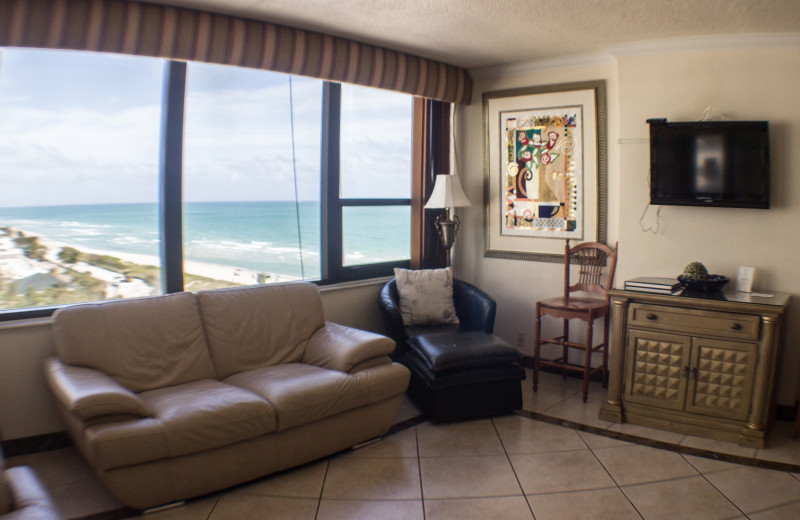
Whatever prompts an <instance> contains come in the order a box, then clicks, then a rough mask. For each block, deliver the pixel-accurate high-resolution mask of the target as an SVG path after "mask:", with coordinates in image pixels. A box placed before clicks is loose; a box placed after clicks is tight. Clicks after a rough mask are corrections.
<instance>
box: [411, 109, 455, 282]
mask: <svg viewBox="0 0 800 520" xmlns="http://www.w3.org/2000/svg"><path fill="white" fill-rule="evenodd" d="M414 110H415V112H416V113H415V114H414V121H416V122H418V123H417V124H419V125H421V127H422V128H419V129H416V131H415V132H414V133H415V135H419V136H421V139H418V140H416V141H415V142H414V156H413V161H414V163H413V167H414V172H413V179H414V180H413V182H412V187H411V268H412V269H434V268H439V267H445V266H446V265H447V250H446V249H445V248H444V246H443V245H442V240H441V239H440V238H439V232H438V231H437V229H436V217H437V216H439V215H445V211H446V210H444V209H438V210H433V209H425V207H424V206H425V203H426V202H427V201H428V197H430V196H431V192H432V191H433V185H434V183H435V181H436V174H437V173H447V172H449V171H450V141H449V139H448V136H449V135H450V104H449V103H442V102H440V101H434V100H424V99H416V100H415V102H414Z"/></svg>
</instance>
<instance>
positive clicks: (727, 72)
mask: <svg viewBox="0 0 800 520" xmlns="http://www.w3.org/2000/svg"><path fill="white" fill-rule="evenodd" d="M591 79H606V81H607V82H608V93H609V100H608V109H609V113H608V116H609V149H608V156H609V176H610V179H609V180H610V182H609V207H610V215H609V230H608V231H609V239H610V240H611V241H614V240H617V239H618V240H619V246H620V257H619V266H618V271H617V280H618V285H619V284H621V283H622V282H623V281H624V280H625V279H628V278H632V277H634V276H644V275H650V276H675V275H677V274H679V273H680V272H681V271H682V269H683V267H684V266H685V265H686V264H687V263H689V262H691V261H694V260H697V261H701V262H703V263H704V264H706V266H708V268H709V270H710V271H711V272H713V273H715V274H723V275H726V276H728V277H730V278H732V279H735V277H736V268H737V266H739V265H751V266H755V267H756V279H755V285H754V289H756V290H758V291H782V292H788V293H791V294H793V295H794V297H795V301H794V303H793V304H792V306H791V307H790V310H789V315H788V320H787V324H786V325H787V326H786V334H785V341H784V344H785V352H784V358H783V361H784V362H783V364H782V365H781V372H780V374H779V388H778V395H777V401H778V403H779V404H784V405H793V404H794V402H795V399H796V396H797V393H798V386H797V378H798V370H799V368H798V365H799V364H800V345H799V343H800V324H798V321H800V320H799V319H800V274H799V273H798V270H797V267H796V266H797V264H798V261H797V256H798V255H800V227H798V224H800V183H798V182H797V181H795V180H794V179H795V176H796V172H800V96H799V95H798V94H797V84H798V79H800V52H798V51H797V49H796V48H790V49H787V48H783V49H779V48H772V49H770V48H759V49H747V50H743V49H736V50H695V51H691V52H672V53H651V54H648V55H629V56H621V57H619V58H618V59H617V60H616V61H615V62H614V63H613V64H608V65H604V66H596V67H583V68H577V67H575V68H570V69H558V70H553V71H545V70H543V71H537V72H534V73H528V74H522V75H516V76H506V77H503V78H501V79H487V80H481V81H479V82H476V87H477V88H476V93H475V95H474V98H473V104H472V105H471V106H470V107H468V108H466V109H463V110H462V112H461V113H460V114H459V115H460V116H461V117H459V121H458V126H457V132H458V133H459V134H460V139H459V150H460V151H461V150H463V152H461V154H460V155H461V156H460V158H459V164H460V165H464V166H462V167H461V170H462V172H461V173H462V175H463V176H464V177H465V179H464V180H465V185H466V186H465V189H466V190H467V193H468V196H469V197H470V198H471V199H472V201H473V203H475V202H478V204H476V205H475V206H473V207H472V208H468V209H466V210H460V211H459V214H460V215H461V218H462V219H463V220H464V221H465V222H466V225H465V226H464V229H462V232H461V234H460V235H459V242H458V243H457V245H456V247H457V248H458V251H457V255H456V270H457V273H458V274H459V275H460V276H463V277H464V278H466V279H468V280H470V279H471V280H472V281H474V282H475V283H477V284H478V285H479V286H481V287H484V288H486V289H487V290H489V291H490V292H491V293H492V295H493V296H495V297H496V298H497V299H498V319H497V329H496V332H497V333H498V334H500V335H502V336H503V337H505V338H506V339H507V340H509V341H512V342H516V338H517V333H519V332H522V333H524V334H525V339H526V341H525V349H524V350H525V351H526V352H528V353H530V351H531V339H532V336H533V320H532V316H533V305H534V302H535V301H536V300H537V299H539V298H542V297H548V296H551V295H557V294H558V293H559V291H560V290H561V289H560V285H559V284H560V283H561V279H562V274H561V272H560V270H559V268H558V267H557V266H554V265H551V264H543V263H537V262H521V261H508V260H496V259H487V258H483V256H482V252H483V233H482V207H481V204H480V203H481V202H482V198H483V195H482V176H483V158H482V153H481V142H482V141H481V132H482V130H481V93H482V92H483V91H488V90H496V89H503V88H509V87H523V86H531V85H538V84H546V83H558V82H563V81H580V80H591ZM708 106H710V107H712V109H713V111H714V112H715V113H719V114H723V115H724V116H726V118H727V119H738V120H747V119H753V120H769V121H770V144H771V160H772V190H773V195H772V209H770V210H750V209H727V208H691V207H670V206H664V207H663V208H662V210H661V219H660V220H661V228H660V230H659V232H658V234H653V233H648V232H645V231H643V230H642V228H641V227H640V224H639V219H640V217H641V216H642V212H643V211H644V210H645V207H646V206H647V202H648V200H649V196H648V184H647V182H648V175H649V148H648V139H647V138H648V135H649V134H648V126H647V124H646V122H645V120H646V119H648V118H653V117H666V118H668V119H669V120H670V121H680V120H697V119H700V118H701V117H702V115H703V111H704V109H705V108H706V107H708ZM655 213H656V208H650V210H649V211H648V213H647V216H646V218H645V222H646V224H647V225H653V224H655Z"/></svg>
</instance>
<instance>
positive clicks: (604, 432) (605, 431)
mask: <svg viewBox="0 0 800 520" xmlns="http://www.w3.org/2000/svg"><path fill="white" fill-rule="evenodd" d="M513 413H514V415H516V416H518V417H525V418H527V419H531V420H534V421H541V422H546V423H550V424H555V425H557V426H563V427H565V428H572V429H573V430H577V431H584V432H587V433H594V434H595V435H600V436H602V437H609V438H612V439H617V440H624V441H626V442H632V443H634V444H640V445H644V446H650V447H652V448H658V449H664V450H669V451H674V452H676V453H686V454H688V455H696V456H699V457H705V458H710V459H714V460H723V461H725V462H732V463H734V464H740V465H743V466H752V467H757V468H766V469H773V470H777V471H788V472H798V471H800V465H799V464H791V463H786V462H779V461H770V460H765V459H755V458H753V457H747V456H744V455H735V454H732V453H726V452H716V451H713V450H707V449H702V448H695V447H693V446H688V445H684V444H675V443H672V442H667V441H660V440H657V439H651V438H648V437H643V436H640V435H633V434H629V433H624V432H620V431H616V430H610V429H609V428H611V427H613V424H612V426H610V427H609V428H600V427H598V426H592V425H590V424H583V423H580V422H577V421H573V420H570V419H563V418H560V417H556V416H552V415H547V414H545V413H542V412H532V411H530V410H525V409H522V410H517V411H515V412H513ZM685 437H686V436H684V439H685ZM680 442H683V440H681V441H680Z"/></svg>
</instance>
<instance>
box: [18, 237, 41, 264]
mask: <svg viewBox="0 0 800 520" xmlns="http://www.w3.org/2000/svg"><path fill="white" fill-rule="evenodd" d="M14 244H16V246H17V247H18V248H20V249H22V253H23V254H24V255H25V256H27V257H28V258H32V259H33V260H39V261H42V260H44V257H45V255H46V254H47V247H46V246H45V245H44V244H42V243H40V242H39V237H36V236H30V237H29V236H26V235H25V233H23V232H22V231H19V232H18V233H17V236H16V238H14Z"/></svg>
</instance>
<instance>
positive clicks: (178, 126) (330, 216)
mask: <svg viewBox="0 0 800 520" xmlns="http://www.w3.org/2000/svg"><path fill="white" fill-rule="evenodd" d="M164 62H165V72H164V91H163V92H164V93H163V95H162V126H161V136H160V139H161V149H160V158H159V159H160V164H159V225H160V231H161V236H160V260H161V285H162V287H161V289H162V294H170V293H176V292H182V291H183V290H184V273H183V262H184V256H183V202H184V201H183V143H184V136H185V129H184V121H185V119H184V108H185V100H186V77H187V74H186V71H187V62H185V61H178V60H170V59H165V60H164ZM321 102H322V136H321V141H320V142H321V145H320V154H321V156H320V182H321V190H320V279H319V280H309V282H311V283H316V284H318V285H331V284H336V283H342V282H349V281H356V280H366V279H370V278H379V277H385V276H392V275H393V273H394V268H396V267H399V268H409V267H410V266H411V265H418V264H419V258H417V257H418V256H419V254H420V252H419V251H418V249H417V248H416V247H414V245H412V248H411V251H410V255H411V257H412V258H411V259H406V260H397V261H390V262H380V263H369V264H359V265H344V254H343V253H344V241H343V239H344V236H343V213H344V211H343V210H344V208H345V207H380V206H386V207H388V206H408V207H409V208H410V209H411V211H410V213H411V216H410V218H411V237H410V238H411V240H412V242H413V240H414V237H415V236H416V235H417V233H416V231H415V229H417V228H418V227H419V226H420V224H421V219H420V217H419V215H418V212H416V211H414V208H415V206H418V205H421V201H416V197H417V195H416V191H415V190H414V189H412V196H411V198H391V199H390V198H385V199H384V198H343V197H341V191H340V186H341V182H340V161H339V158H340V149H339V144H340V130H341V126H340V121H341V84H340V83H335V82H330V81H324V82H323V94H322V100H321ZM420 102H421V99H420V98H415V99H414V107H413V109H412V113H411V117H412V128H413V130H412V150H409V153H410V154H412V156H413V155H414V154H416V150H417V148H418V141H420V140H423V139H426V137H427V136H428V134H427V133H426V132H424V131H423V129H424V128H425V127H426V124H425V121H423V120H422V118H423V117H424V113H423V112H421V111H420V110H418V109H417V107H418V106H419V103H420ZM426 119H427V117H426ZM424 169H426V168H425V165H422V164H419V163H418V162H417V161H414V160H413V157H412V171H411V172H409V173H410V176H411V182H412V185H415V184H416V182H415V181H414V179H416V178H417V177H420V176H421V175H422V171H423V170H424ZM415 201H416V202H415ZM97 301H103V300H97ZM86 303H90V302H89V301H87V302H86ZM66 305H75V304H64V305H54V306H47V307H27V308H20V309H0V322H3V321H11V320H20V319H32V318H46V317H49V316H51V315H52V314H54V313H55V312H56V311H57V310H58V309H59V308H61V307H64V306H66Z"/></svg>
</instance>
